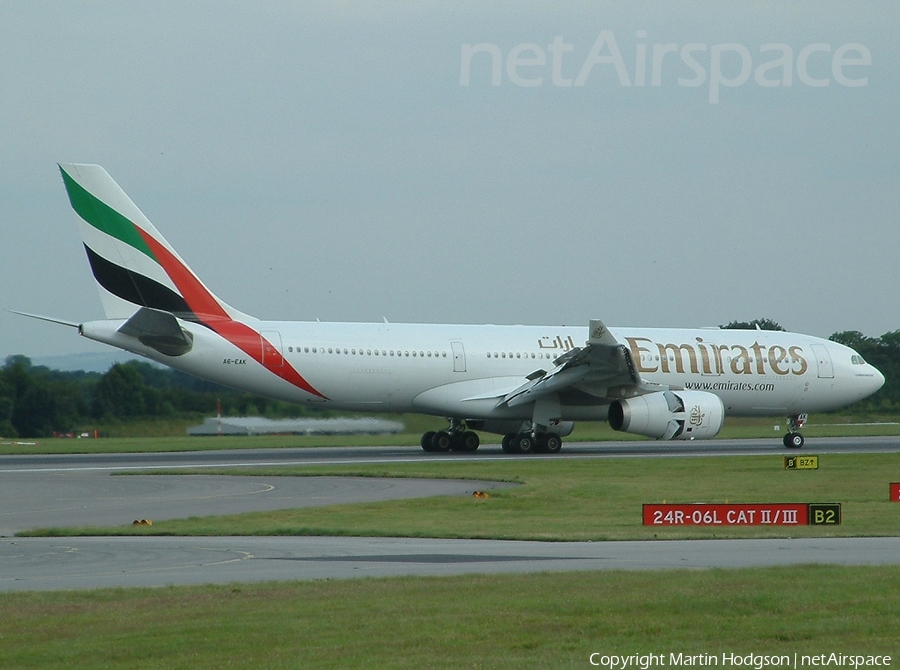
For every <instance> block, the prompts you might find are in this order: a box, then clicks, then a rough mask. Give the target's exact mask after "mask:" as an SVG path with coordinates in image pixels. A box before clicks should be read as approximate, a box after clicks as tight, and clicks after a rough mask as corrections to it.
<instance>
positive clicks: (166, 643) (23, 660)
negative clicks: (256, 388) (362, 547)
mask: <svg viewBox="0 0 900 670" xmlns="http://www.w3.org/2000/svg"><path fill="white" fill-rule="evenodd" d="M898 607H900V571H898V570H897V569H896V568H894V567H860V568H850V567H842V566H807V567H799V568H768V569H745V570H702V571H651V572H624V571H610V572H606V571H598V572H574V573H561V574H546V573H545V574H533V575H500V576H479V575H476V576H464V577H415V578H398V579H363V580H343V581H314V582H302V583H297V582H293V583H279V584H255V585H229V586H203V587H186V588H174V587H169V588H160V589H129V590H124V589H108V590H95V591H80V592H48V593H44V592H31V593H10V594H3V596H2V598H0V648H2V652H0V653H2V665H3V667H4V668H46V667H59V668H63V667H65V668H95V667H103V668H138V669H141V668H176V669H177V668H222V667H236V668H322V669H327V668H390V669H394V668H397V669H404V668H416V669H419V668H492V669H493V668H499V669H502V668H517V669H518V668H586V667H590V664H589V662H588V658H589V656H590V654H591V653H592V652H600V653H605V654H622V655H627V654H634V653H641V654H646V653H650V652H652V653H657V654H659V653H662V654H664V655H665V661H666V666H668V665H669V654H670V653H676V654H677V653H685V654H699V653H708V654H718V655H719V656H721V654H722V653H734V654H742V655H746V654H750V653H753V654H789V655H791V656H793V654H794V653H795V652H796V653H799V654H821V653H830V652H832V651H835V652H837V653H854V654H860V653H862V654H888V655H891V656H893V657H894V658H896V657H897V656H898V654H900V638H898V636H897V620H896V613H897V611H898Z"/></svg>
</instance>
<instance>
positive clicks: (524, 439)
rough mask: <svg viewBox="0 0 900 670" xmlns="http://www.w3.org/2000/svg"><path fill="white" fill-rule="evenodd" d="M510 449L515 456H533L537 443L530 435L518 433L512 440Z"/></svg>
mask: <svg viewBox="0 0 900 670" xmlns="http://www.w3.org/2000/svg"><path fill="white" fill-rule="evenodd" d="M512 447H513V449H514V450H515V453H517V454H533V453H534V452H535V451H537V443H536V442H535V439H534V438H533V437H532V436H531V434H530V433H519V434H518V435H516V436H515V437H514V438H513V440H512Z"/></svg>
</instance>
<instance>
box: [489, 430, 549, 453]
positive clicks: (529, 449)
mask: <svg viewBox="0 0 900 670" xmlns="http://www.w3.org/2000/svg"><path fill="white" fill-rule="evenodd" d="M560 449H562V438H561V437H560V436H559V435H557V434H556V433H537V434H536V435H533V434H532V433H507V434H506V435H504V436H503V451H504V452H505V453H507V454H556V453H559V450H560Z"/></svg>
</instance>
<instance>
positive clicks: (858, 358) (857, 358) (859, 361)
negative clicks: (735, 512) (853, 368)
mask: <svg viewBox="0 0 900 670" xmlns="http://www.w3.org/2000/svg"><path fill="white" fill-rule="evenodd" d="M850 362H851V363H853V365H865V364H866V361H865V359H864V358H863V357H862V356H860V355H859V354H854V355H853V356H851V357H850Z"/></svg>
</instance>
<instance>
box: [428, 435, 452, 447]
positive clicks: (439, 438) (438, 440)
mask: <svg viewBox="0 0 900 670" xmlns="http://www.w3.org/2000/svg"><path fill="white" fill-rule="evenodd" d="M452 444H453V438H451V437H450V433H448V432H447V431H446V430H440V431H438V432H436V433H435V434H434V437H433V438H431V450H432V451H450V445H452Z"/></svg>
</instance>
